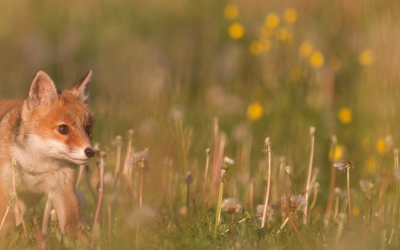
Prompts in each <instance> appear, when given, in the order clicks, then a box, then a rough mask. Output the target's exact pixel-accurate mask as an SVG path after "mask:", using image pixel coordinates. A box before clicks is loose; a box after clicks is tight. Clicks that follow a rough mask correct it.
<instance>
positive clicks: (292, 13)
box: [283, 8, 297, 23]
mask: <svg viewBox="0 0 400 250" xmlns="http://www.w3.org/2000/svg"><path fill="white" fill-rule="evenodd" d="M283 19H285V21H286V22H287V23H294V22H296V21H297V12H296V10H294V9H292V8H289V9H286V10H285V12H284V13H283Z"/></svg>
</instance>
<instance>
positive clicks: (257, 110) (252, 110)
mask: <svg viewBox="0 0 400 250" xmlns="http://www.w3.org/2000/svg"><path fill="white" fill-rule="evenodd" d="M263 113H264V110H263V107H262V106H261V104H260V103H259V102H253V103H250V105H249V106H248V107H247V118H249V119H250V120H252V121H256V120H259V119H260V118H261V116H262V115H263Z"/></svg>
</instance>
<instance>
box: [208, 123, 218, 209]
mask: <svg viewBox="0 0 400 250" xmlns="http://www.w3.org/2000/svg"><path fill="white" fill-rule="evenodd" d="M213 128H214V129H213V130H214V131H213V132H214V146H213V164H212V176H217V175H218V152H219V148H218V144H219V131H218V118H217V117H214V124H213ZM216 185H217V178H214V177H212V178H211V185H210V198H211V199H209V200H212V202H213V199H214V193H215V188H216Z"/></svg>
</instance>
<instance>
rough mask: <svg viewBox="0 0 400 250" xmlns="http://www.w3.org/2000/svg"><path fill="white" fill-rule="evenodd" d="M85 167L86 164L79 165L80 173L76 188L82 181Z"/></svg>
mask: <svg viewBox="0 0 400 250" xmlns="http://www.w3.org/2000/svg"><path fill="white" fill-rule="evenodd" d="M84 169H85V165H79V173H78V178H77V179H76V183H75V188H78V186H79V183H80V182H81V178H82V173H83V170H84Z"/></svg>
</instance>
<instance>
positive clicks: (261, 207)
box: [256, 204, 275, 223]
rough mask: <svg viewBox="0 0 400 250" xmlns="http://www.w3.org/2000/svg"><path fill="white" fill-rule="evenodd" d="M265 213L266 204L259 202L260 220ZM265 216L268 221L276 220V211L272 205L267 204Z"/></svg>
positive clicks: (258, 212) (257, 208)
mask: <svg viewBox="0 0 400 250" xmlns="http://www.w3.org/2000/svg"><path fill="white" fill-rule="evenodd" d="M263 215H264V205H263V204H259V205H258V206H257V207H256V217H258V219H259V220H262V217H263ZM265 217H266V218H267V222H268V223H274V222H275V211H274V209H273V208H272V207H271V206H267V212H266V215H265Z"/></svg>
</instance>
